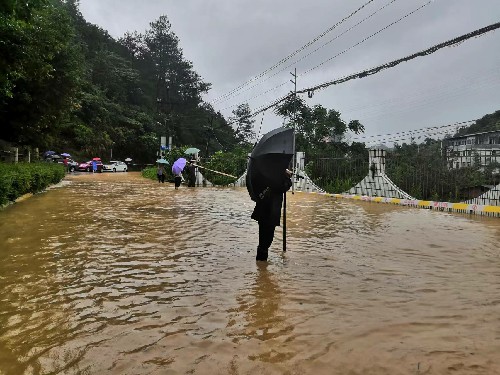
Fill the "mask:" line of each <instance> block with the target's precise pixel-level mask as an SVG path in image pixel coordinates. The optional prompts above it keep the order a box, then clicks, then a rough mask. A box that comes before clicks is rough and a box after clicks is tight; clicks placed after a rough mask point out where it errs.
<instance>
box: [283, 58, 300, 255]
mask: <svg viewBox="0 0 500 375" xmlns="http://www.w3.org/2000/svg"><path fill="white" fill-rule="evenodd" d="M290 74H291V75H292V76H293V80H292V79H291V80H290V82H292V83H293V85H294V89H293V146H292V150H293V156H292V172H295V128H296V126H297V68H295V69H294V72H293V73H292V72H290ZM291 178H292V194H293V193H294V190H295V188H294V185H295V184H294V181H293V178H294V176H293V174H292V176H291ZM283 252H286V192H285V193H283Z"/></svg>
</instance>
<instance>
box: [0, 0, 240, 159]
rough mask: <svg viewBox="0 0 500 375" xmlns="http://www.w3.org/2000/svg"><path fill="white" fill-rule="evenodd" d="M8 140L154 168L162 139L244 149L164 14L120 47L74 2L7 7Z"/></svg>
mask: <svg viewBox="0 0 500 375" xmlns="http://www.w3.org/2000/svg"><path fill="white" fill-rule="evenodd" d="M0 35H2V36H1V42H0V113H2V125H1V126H2V138H3V139H4V140H5V141H8V142H10V143H12V144H14V145H17V146H30V147H33V148H34V147H38V148H39V149H40V151H42V150H47V149H56V150H64V151H66V152H69V153H71V154H72V155H73V156H74V157H75V158H77V159H80V158H87V157H93V156H104V155H110V153H111V150H112V152H113V156H114V158H115V159H124V158H125V157H131V158H132V159H133V160H134V161H135V162H139V163H141V162H142V163H144V162H152V161H154V158H155V157H156V150H157V149H158V147H159V144H160V136H172V137H173V142H174V144H176V145H181V144H191V145H193V146H196V147H198V148H200V149H202V150H203V152H204V153H207V154H210V153H212V152H214V151H217V150H220V149H221V148H223V149H227V150H230V149H232V148H233V147H234V146H236V145H237V144H238V143H239V142H238V140H237V139H236V136H235V131H234V130H233V128H232V127H231V126H230V125H229V124H228V123H227V121H226V120H225V119H224V117H223V116H222V115H221V114H220V113H217V112H216V111H215V110H214V109H213V108H212V107H211V106H210V105H209V104H207V103H204V102H203V101H202V99H201V96H202V94H204V93H206V92H207V91H208V90H209V88H210V84H208V83H206V82H204V81H203V79H202V78H201V77H200V76H199V75H198V74H197V73H196V72H195V71H194V69H193V66H192V63H191V62H189V61H187V60H186V59H185V58H184V56H183V53H182V49H181V48H180V47H179V40H178V38H177V37H176V35H175V34H174V32H173V31H172V28H171V25H170V22H169V21H168V18H167V17H166V16H161V17H159V19H158V20H156V21H154V22H152V23H151V24H150V28H149V29H148V30H146V31H145V32H144V33H142V34H141V33H137V32H134V33H129V34H126V35H125V36H124V37H123V38H121V39H120V40H115V39H113V38H111V37H110V36H109V35H108V33H107V32H106V31H104V30H102V29H100V28H99V27H97V26H95V25H92V24H90V23H88V22H86V21H85V19H84V18H83V17H82V15H81V13H80V12H79V10H78V2H77V1H76V0H66V1H63V0H26V1H24V2H19V1H14V0H7V1H4V2H2V4H1V5H0Z"/></svg>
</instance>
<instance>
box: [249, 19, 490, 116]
mask: <svg viewBox="0 0 500 375" xmlns="http://www.w3.org/2000/svg"><path fill="white" fill-rule="evenodd" d="M498 28H500V22H497V23H494V24H491V25H489V26H486V27H483V28H480V29H477V30H475V31H472V32H469V33H467V34H463V35H461V36H459V37H456V38H454V39H450V40H448V41H446V42H443V43H439V44H436V45H434V46H432V47H429V48H427V49H425V50H423V51H420V52H417V53H414V54H412V55H409V56H406V57H403V58H400V59H397V60H393V61H391V62H388V63H385V64H382V65H378V66H376V67H374V68H371V69H367V70H363V71H361V72H358V73H354V74H351V75H348V76H344V77H342V78H340V79H337V80H334V81H329V82H325V83H322V84H319V85H316V86H313V87H309V88H306V89H303V90H298V91H297V94H305V93H313V92H314V91H317V90H322V89H325V88H327V87H329V86H332V85H338V84H341V83H344V82H347V81H351V80H353V79H361V78H366V77H368V76H370V75H373V74H377V73H379V72H381V71H382V70H385V69H390V68H393V67H395V66H396V65H399V64H401V63H403V62H407V61H410V60H413V59H415V58H417V57H422V56H427V55H430V54H433V53H434V52H436V51H438V50H440V49H442V48H445V47H451V46H456V45H459V44H461V43H463V42H464V41H466V40H468V39H471V38H477V37H480V36H483V35H484V34H486V33H488V32H490V31H494V30H496V29H498ZM292 95H293V93H291V94H290V93H289V94H287V95H285V96H282V97H281V98H278V99H275V100H274V101H272V102H271V103H270V104H267V105H263V106H261V107H260V108H259V109H257V110H255V111H254V112H253V113H251V114H250V115H248V117H254V116H256V115H258V114H259V113H262V112H264V111H267V110H269V109H271V108H273V107H276V106H277V105H279V104H280V103H282V102H284V101H285V100H287V99H288V98H290V97H291V96H292Z"/></svg>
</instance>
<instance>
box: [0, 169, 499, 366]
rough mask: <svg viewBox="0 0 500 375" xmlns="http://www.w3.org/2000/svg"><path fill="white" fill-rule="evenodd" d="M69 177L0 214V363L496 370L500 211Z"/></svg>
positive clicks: (121, 177) (128, 176)
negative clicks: (258, 205)
mask: <svg viewBox="0 0 500 375" xmlns="http://www.w3.org/2000/svg"><path fill="white" fill-rule="evenodd" d="M287 201H288V210H287V216H288V231H287V237H288V241H287V243H288V252H287V253H286V255H283V254H282V252H281V246H282V241H281V239H280V238H281V235H282V231H281V230H278V232H277V235H276V239H275V242H274V243H273V245H272V248H271V254H270V261H269V262H268V263H267V264H257V263H256V262H255V260H254V258H255V248H256V241H257V225H256V223H255V222H253V221H252V220H250V219H249V216H250V213H251V210H252V209H253V202H252V201H251V200H250V199H249V197H248V194H247V192H246V190H245V189H233V188H195V189H189V188H185V187H181V189H180V190H177V191H176V190H174V187H173V185H172V184H164V185H163V184H158V183H157V182H154V181H150V180H146V179H143V178H142V177H141V176H140V175H139V174H137V173H122V174H96V175H85V174H83V175H74V176H69V177H67V179H66V180H65V181H64V182H63V184H62V186H60V187H56V188H53V189H51V190H49V191H47V192H45V193H42V194H37V195H35V196H33V197H31V198H29V199H27V200H24V201H22V202H20V203H17V204H14V205H11V206H9V207H7V208H5V209H4V210H2V211H0V374H2V375H3V374H6V375H10V374H15V375H17V374H233V375H235V374H363V375H366V374H391V375H393V374H500V250H499V240H500V219H495V218H481V217H474V216H464V215H459V214H449V213H443V212H435V211H427V210H420V209H415V208H406V207H399V206H392V205H385V204H376V203H366V202H355V201H348V200H335V199H333V198H331V197H328V196H324V195H319V194H305V193H296V194H294V195H292V194H288V198H287Z"/></svg>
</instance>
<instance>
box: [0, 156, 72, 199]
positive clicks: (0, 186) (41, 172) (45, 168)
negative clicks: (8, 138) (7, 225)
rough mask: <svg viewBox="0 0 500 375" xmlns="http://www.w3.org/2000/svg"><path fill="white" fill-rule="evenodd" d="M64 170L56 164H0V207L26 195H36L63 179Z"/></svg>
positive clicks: (60, 165)
mask: <svg viewBox="0 0 500 375" xmlns="http://www.w3.org/2000/svg"><path fill="white" fill-rule="evenodd" d="M64 175H65V170H64V167H63V165H62V164H56V163H17V164H5V163H0V206H1V205H4V204H6V203H8V202H9V201H15V200H16V199H17V198H19V197H20V196H22V195H24V194H27V193H37V192H40V191H42V190H44V189H45V188H47V187H48V186H49V185H52V184H55V183H58V182H59V181H61V180H62V179H63V177H64Z"/></svg>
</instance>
